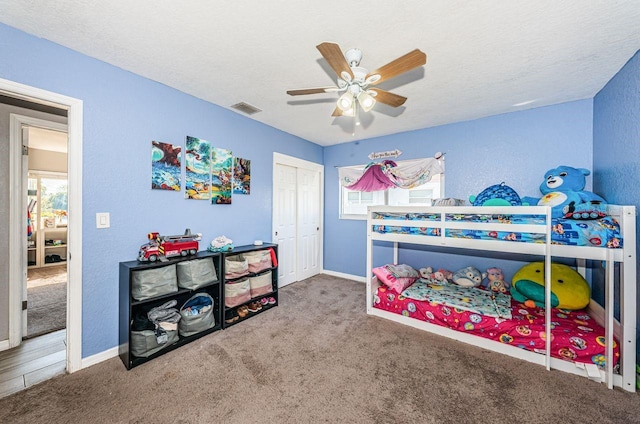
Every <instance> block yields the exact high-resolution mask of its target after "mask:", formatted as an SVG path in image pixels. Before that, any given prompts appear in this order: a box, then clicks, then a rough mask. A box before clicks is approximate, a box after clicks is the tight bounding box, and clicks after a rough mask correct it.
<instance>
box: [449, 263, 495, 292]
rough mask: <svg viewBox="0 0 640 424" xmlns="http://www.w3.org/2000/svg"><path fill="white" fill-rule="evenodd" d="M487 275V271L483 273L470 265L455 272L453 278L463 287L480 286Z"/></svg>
mask: <svg viewBox="0 0 640 424" xmlns="http://www.w3.org/2000/svg"><path fill="white" fill-rule="evenodd" d="M486 276H487V274H486V273H481V272H480V271H478V270H477V269H476V268H474V267H472V266H468V267H466V268H462V269H459V270H458V271H456V272H454V273H453V276H452V277H451V280H452V281H453V282H454V283H455V284H457V285H459V286H462V287H478V286H479V285H480V284H481V283H482V280H483V279H484V278H485V277H486Z"/></svg>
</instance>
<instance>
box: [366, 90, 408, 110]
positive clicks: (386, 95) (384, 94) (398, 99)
mask: <svg viewBox="0 0 640 424" xmlns="http://www.w3.org/2000/svg"><path fill="white" fill-rule="evenodd" d="M367 91H373V92H375V93H376V95H375V96H374V99H376V101H377V102H380V103H384V104H385V105H389V106H392V107H398V106H402V105H403V104H404V102H406V101H407V98H406V97H404V96H400V95H398V94H393V93H391V92H389V91H385V90H380V89H379V88H370V89H368V90H367Z"/></svg>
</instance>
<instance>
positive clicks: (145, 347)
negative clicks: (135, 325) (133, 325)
mask: <svg viewBox="0 0 640 424" xmlns="http://www.w3.org/2000/svg"><path fill="white" fill-rule="evenodd" d="M166 333H167V341H166V342H165V343H162V344H158V339H157V338H156V332H155V331H154V330H142V331H132V332H131V342H130V343H131V344H130V346H129V350H130V351H131V354H132V355H133V356H138V357H141V358H146V357H148V356H151V355H153V354H154V353H156V352H158V351H160V350H162V349H164V348H165V347H168V346H171V345H172V344H173V343H175V342H177V341H178V331H177V330H172V331H167V332H166Z"/></svg>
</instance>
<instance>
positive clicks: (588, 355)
mask: <svg viewBox="0 0 640 424" xmlns="http://www.w3.org/2000/svg"><path fill="white" fill-rule="evenodd" d="M373 307H374V308H377V309H381V310H384V311H388V312H393V313H396V314H400V315H404V316H407V317H411V318H414V319H417V320H420V321H426V322H428V323H430V324H436V325H440V326H443V327H447V328H450V329H452V330H456V331H460V332H464V333H469V334H473V335H475V336H479V337H483V338H486V339H490V340H495V341H497V342H500V343H505V344H509V345H513V346H516V347H519V348H522V349H526V350H529V351H533V352H539V353H544V352H545V349H546V341H545V339H546V333H545V310H544V308H538V307H534V308H530V307H527V306H525V305H524V304H522V303H519V302H516V301H515V300H513V299H511V316H512V318H511V319H503V318H495V317H491V316H487V315H481V314H478V313H474V312H470V311H466V310H462V309H458V308H455V307H451V306H447V305H444V304H439V303H432V302H428V301H419V300H415V299H411V298H408V297H404V296H402V295H399V294H397V293H396V292H394V291H393V290H391V289H389V288H388V287H386V286H380V287H378V290H377V293H376V295H375V298H374V300H373ZM551 325H552V334H551V356H552V357H554V358H558V359H564V360H567V361H572V362H580V363H587V364H591V363H593V364H596V365H597V366H598V367H600V368H604V366H605V332H604V328H603V327H602V326H601V325H599V324H598V323H597V322H596V321H595V320H593V319H592V318H591V317H590V316H589V315H588V314H587V313H586V312H584V311H568V310H564V309H555V308H554V309H552V313H551ZM619 357H620V350H619V347H618V343H617V341H615V340H614V346H613V358H614V364H613V365H614V366H615V365H616V364H617V363H618V359H619Z"/></svg>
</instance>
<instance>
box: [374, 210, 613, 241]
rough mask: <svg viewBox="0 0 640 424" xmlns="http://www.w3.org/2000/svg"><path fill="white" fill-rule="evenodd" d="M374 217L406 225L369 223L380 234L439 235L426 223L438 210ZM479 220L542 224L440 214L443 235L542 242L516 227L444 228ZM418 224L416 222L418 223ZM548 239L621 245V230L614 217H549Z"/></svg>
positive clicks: (436, 218) (528, 218) (536, 219)
mask: <svg viewBox="0 0 640 424" xmlns="http://www.w3.org/2000/svg"><path fill="white" fill-rule="evenodd" d="M372 219H374V220H393V221H396V222H397V221H405V222H406V223H407V225H373V226H372V230H373V231H374V232H376V233H380V234H409V235H420V236H436V237H439V236H441V235H442V229H441V228H440V227H436V226H429V223H430V222H431V223H436V222H437V223H440V222H441V221H442V219H443V218H442V216H441V214H440V213H428V212H425V213H399V212H373V213H372ZM461 222H462V223H464V222H466V223H480V224H492V223H495V224H516V225H523V226H524V225H530V224H531V225H544V223H545V216H544V215H510V214H455V213H447V214H445V216H444V226H445V227H444V236H445V237H447V238H458V239H473V240H504V241H514V242H522V243H545V241H546V240H545V238H546V236H545V234H541V233H529V232H524V231H523V232H519V231H501V230H500V228H499V227H500V226H499V225H497V226H496V230H486V229H472V228H471V229H466V228H446V227H447V223H461ZM418 223H419V225H416V224H418ZM551 243H552V244H557V245H566V246H591V247H607V248H621V247H622V234H621V232H620V225H619V223H618V221H617V220H616V219H615V218H613V217H611V216H605V217H603V218H599V219H594V220H574V219H563V218H553V219H552V220H551Z"/></svg>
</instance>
